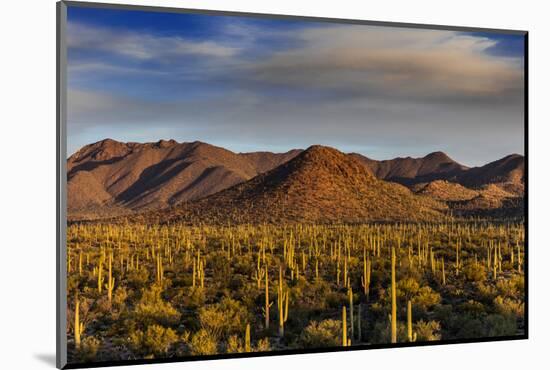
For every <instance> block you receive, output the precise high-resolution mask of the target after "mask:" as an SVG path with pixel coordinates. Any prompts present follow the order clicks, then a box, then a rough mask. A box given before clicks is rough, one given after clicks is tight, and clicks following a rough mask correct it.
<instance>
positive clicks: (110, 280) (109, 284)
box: [105, 252, 115, 304]
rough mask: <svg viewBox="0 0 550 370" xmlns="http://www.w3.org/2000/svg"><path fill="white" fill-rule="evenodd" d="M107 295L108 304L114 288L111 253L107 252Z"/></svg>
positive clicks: (111, 298)
mask: <svg viewBox="0 0 550 370" xmlns="http://www.w3.org/2000/svg"><path fill="white" fill-rule="evenodd" d="M105 287H106V288H107V297H108V298H109V304H111V301H112V300H113V290H114V288H115V278H114V277H113V253H112V252H111V253H110V254H109V278H108V280H107V285H106V286H105Z"/></svg>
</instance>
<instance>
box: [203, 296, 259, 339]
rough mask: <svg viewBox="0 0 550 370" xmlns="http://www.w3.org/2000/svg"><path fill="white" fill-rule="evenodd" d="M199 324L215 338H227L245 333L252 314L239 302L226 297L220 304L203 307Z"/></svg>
mask: <svg viewBox="0 0 550 370" xmlns="http://www.w3.org/2000/svg"><path fill="white" fill-rule="evenodd" d="M199 322H200V325H201V327H202V328H203V329H205V330H206V331H207V332H208V333H210V334H212V335H213V336H214V337H216V338H219V337H223V338H227V337H229V336H230V335H231V334H241V333H243V332H244V329H245V326H246V324H247V323H248V322H250V314H249V312H248V310H247V309H246V307H244V306H243V305H242V304H241V303H239V302H238V301H236V300H234V299H231V298H228V297H224V298H223V299H222V300H221V302H220V303H217V304H213V305H209V306H206V307H201V308H200V309H199Z"/></svg>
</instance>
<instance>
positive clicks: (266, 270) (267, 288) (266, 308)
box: [263, 265, 273, 329]
mask: <svg viewBox="0 0 550 370" xmlns="http://www.w3.org/2000/svg"><path fill="white" fill-rule="evenodd" d="M272 304H273V302H269V270H268V268H267V265H266V266H265V305H264V309H263V311H264V317H265V328H266V329H269V308H270V307H271V305H272Z"/></svg>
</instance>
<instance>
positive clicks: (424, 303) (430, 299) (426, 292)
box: [413, 286, 441, 311]
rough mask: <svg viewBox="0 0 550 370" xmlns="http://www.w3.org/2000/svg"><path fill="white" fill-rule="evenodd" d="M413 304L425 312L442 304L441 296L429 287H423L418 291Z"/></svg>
mask: <svg viewBox="0 0 550 370" xmlns="http://www.w3.org/2000/svg"><path fill="white" fill-rule="evenodd" d="M413 302H414V305H415V307H416V308H418V309H421V310H424V311H425V310H429V309H431V308H432V307H433V306H435V305H438V304H439V303H441V295H439V293H438V292H436V291H434V290H433V289H432V288H430V287H429V286H423V287H422V288H420V289H418V292H417V293H416V296H415V297H414V299H413Z"/></svg>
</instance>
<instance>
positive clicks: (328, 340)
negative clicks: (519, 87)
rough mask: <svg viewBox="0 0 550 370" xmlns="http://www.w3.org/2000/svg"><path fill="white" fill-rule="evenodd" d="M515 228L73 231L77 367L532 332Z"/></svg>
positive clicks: (71, 326)
mask: <svg viewBox="0 0 550 370" xmlns="http://www.w3.org/2000/svg"><path fill="white" fill-rule="evenodd" d="M524 242H525V234H524V227H523V223H522V222H519V221H510V222H504V221H499V222H497V221H484V220H478V221H467V222H466V221H463V222H459V221H445V222H433V223H420V222H417V223H407V222H400V223H363V224H337V223H331V224H311V223H309V224H306V223H289V224H279V225H275V224H255V225H252V224H241V225H232V224H227V225H205V224H198V223H197V224H195V225H189V224H184V223H172V224H168V223H166V224H154V223H147V224H146V223H136V222H134V223H122V222H119V223H106V222H97V223H73V224H71V225H69V227H68V231H67V258H68V259H67V270H68V280H67V286H68V288H67V311H68V317H67V337H68V351H69V361H70V362H72V363H77V362H89V361H106V360H131V359H138V358H164V357H172V356H178V357H185V356H197V355H212V354H226V353H229V354H231V353H244V352H263V351H278V350H285V349H307V348H335V347H346V346H355V345H368V344H380V343H405V342H426V341H439V340H449V339H465V338H468V339H471V338H481V337H499V336H512V335H517V334H522V333H523V332H524V296H525V293H524V253H525V249H524V248H525V245H524Z"/></svg>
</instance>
